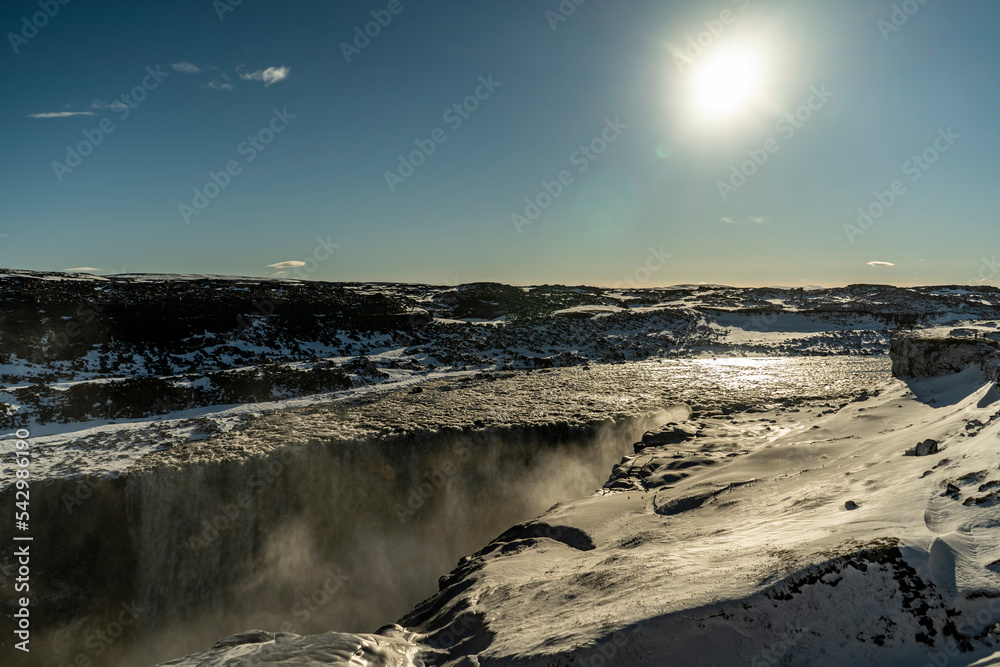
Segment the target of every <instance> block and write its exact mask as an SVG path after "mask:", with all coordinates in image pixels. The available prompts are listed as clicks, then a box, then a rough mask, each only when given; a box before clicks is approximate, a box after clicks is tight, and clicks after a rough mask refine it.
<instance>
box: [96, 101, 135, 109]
mask: <svg viewBox="0 0 1000 667" xmlns="http://www.w3.org/2000/svg"><path fill="white" fill-rule="evenodd" d="M90 108H91V109H97V110H98V111H105V110H107V109H128V106H127V105H126V104H125V103H124V102H119V101H117V100H115V101H114V102H112V103H111V104H108V103H106V102H104V101H103V100H94V101H93V102H92V103H91V104H90Z"/></svg>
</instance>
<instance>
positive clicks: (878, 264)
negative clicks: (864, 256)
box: [868, 262, 896, 268]
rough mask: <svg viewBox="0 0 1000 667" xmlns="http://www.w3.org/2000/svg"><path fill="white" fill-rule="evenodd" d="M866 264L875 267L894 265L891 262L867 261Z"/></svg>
mask: <svg viewBox="0 0 1000 667" xmlns="http://www.w3.org/2000/svg"><path fill="white" fill-rule="evenodd" d="M868 266H872V267H875V268H884V267H889V266H896V265H895V264H893V263H892V262H868Z"/></svg>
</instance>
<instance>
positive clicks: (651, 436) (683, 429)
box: [633, 423, 698, 453]
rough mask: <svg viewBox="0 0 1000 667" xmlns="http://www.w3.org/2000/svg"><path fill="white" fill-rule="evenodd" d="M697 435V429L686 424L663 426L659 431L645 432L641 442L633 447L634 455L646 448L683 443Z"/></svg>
mask: <svg viewBox="0 0 1000 667" xmlns="http://www.w3.org/2000/svg"><path fill="white" fill-rule="evenodd" d="M697 435H698V429H697V428H696V427H694V426H691V425H688V424H675V423H670V424H665V425H664V426H663V428H661V429H660V430H659V431H646V432H645V433H644V434H643V436H642V442H637V443H635V445H633V448H634V449H635V452H636V453H639V452H641V451H642V450H644V449H646V448H647V447H663V446H665V445H676V444H679V443H681V442H685V441H687V440H690V439H691V438H694V437H696V436H697Z"/></svg>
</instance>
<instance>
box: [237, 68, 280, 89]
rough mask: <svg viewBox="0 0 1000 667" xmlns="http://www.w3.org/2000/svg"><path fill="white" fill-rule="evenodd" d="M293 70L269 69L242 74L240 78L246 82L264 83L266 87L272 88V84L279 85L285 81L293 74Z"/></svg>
mask: <svg viewBox="0 0 1000 667" xmlns="http://www.w3.org/2000/svg"><path fill="white" fill-rule="evenodd" d="M291 72H292V68H291V67H285V66H284V65H282V66H281V67H268V68H267V69H263V70H257V71H256V72H240V78H241V79H243V80H244V81H263V82H264V86H265V87H266V86H270V85H271V84H272V83H278V82H279V81H284V80H285V79H287V78H288V75H289V74H291Z"/></svg>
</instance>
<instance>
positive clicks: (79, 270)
mask: <svg viewBox="0 0 1000 667" xmlns="http://www.w3.org/2000/svg"><path fill="white" fill-rule="evenodd" d="M63 271H71V272H73V273H91V272H93V271H100V269H95V268H94V267H92V266H78V267H76V268H75V269H63Z"/></svg>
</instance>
